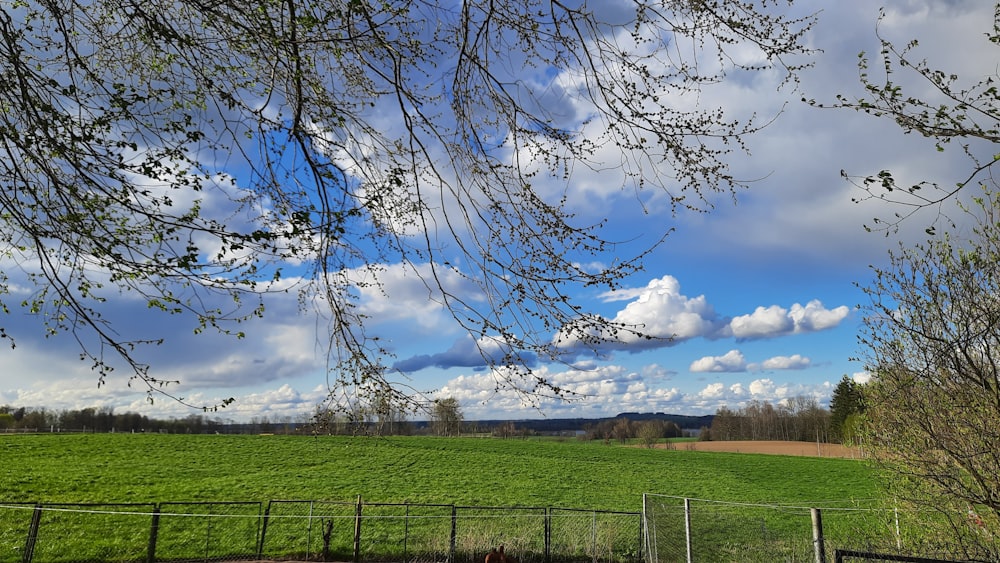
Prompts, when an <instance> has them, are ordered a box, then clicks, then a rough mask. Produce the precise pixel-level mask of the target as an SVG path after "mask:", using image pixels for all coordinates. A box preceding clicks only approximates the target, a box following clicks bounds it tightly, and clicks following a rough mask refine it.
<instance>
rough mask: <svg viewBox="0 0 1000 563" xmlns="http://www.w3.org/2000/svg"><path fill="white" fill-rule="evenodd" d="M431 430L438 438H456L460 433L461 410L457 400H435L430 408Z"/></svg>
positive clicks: (450, 398) (462, 416) (449, 398)
mask: <svg viewBox="0 0 1000 563" xmlns="http://www.w3.org/2000/svg"><path fill="white" fill-rule="evenodd" d="M431 416H432V417H433V418H432V419H431V428H432V429H433V430H434V433H435V434H437V435H439V436H457V435H458V434H459V433H461V431H462V420H463V418H464V415H463V414H462V408H461V406H459V404H458V399H456V398H454V397H448V398H447V399H437V400H435V401H434V404H433V406H432V407H431Z"/></svg>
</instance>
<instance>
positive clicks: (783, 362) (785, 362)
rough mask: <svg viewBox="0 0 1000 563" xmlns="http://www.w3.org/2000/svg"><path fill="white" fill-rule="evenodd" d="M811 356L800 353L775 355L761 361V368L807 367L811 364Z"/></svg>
mask: <svg viewBox="0 0 1000 563" xmlns="http://www.w3.org/2000/svg"><path fill="white" fill-rule="evenodd" d="M811 363H812V362H811V361H810V360H809V358H806V357H804V356H801V355H799V354H793V355H791V356H774V357H773V358H768V359H766V360H764V361H763V362H761V363H760V369H765V370H768V369H806V368H808V367H809V366H810V365H811Z"/></svg>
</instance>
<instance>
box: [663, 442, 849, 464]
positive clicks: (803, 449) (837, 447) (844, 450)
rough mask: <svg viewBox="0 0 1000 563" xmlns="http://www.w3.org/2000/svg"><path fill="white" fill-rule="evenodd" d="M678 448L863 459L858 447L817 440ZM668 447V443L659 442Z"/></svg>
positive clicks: (691, 444) (678, 446)
mask: <svg viewBox="0 0 1000 563" xmlns="http://www.w3.org/2000/svg"><path fill="white" fill-rule="evenodd" d="M673 446H674V449H676V450H693V451H699V452H733V453H746V454H773V455H799V456H810V457H838V458H845V459H861V458H862V457H863V456H862V455H861V451H860V450H859V449H858V448H852V447H848V446H844V445H842V444H817V443H816V442H782V441H770V440H745V441H744V440H739V441H732V442H680V443H675V444H673ZM656 447H657V448H666V447H667V445H666V444H657V445H656Z"/></svg>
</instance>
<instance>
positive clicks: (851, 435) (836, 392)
mask: <svg viewBox="0 0 1000 563" xmlns="http://www.w3.org/2000/svg"><path fill="white" fill-rule="evenodd" d="M862 412H864V401H863V399H862V386H861V384H860V383H858V382H857V381H855V380H854V379H852V378H850V377H848V376H846V375H845V376H844V377H842V378H841V379H840V382H838V383H837V386H836V387H834V388H833V395H832V396H831V397H830V435H831V437H832V438H833V439H834V440H836V441H838V442H853V441H854V439H855V438H856V426H857V424H858V423H859V415H860V414H861V413H862Z"/></svg>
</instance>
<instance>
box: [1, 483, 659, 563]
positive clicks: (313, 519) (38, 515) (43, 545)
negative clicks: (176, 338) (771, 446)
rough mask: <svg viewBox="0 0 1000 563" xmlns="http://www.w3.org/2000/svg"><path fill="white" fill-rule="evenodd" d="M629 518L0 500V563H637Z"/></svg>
mask: <svg viewBox="0 0 1000 563" xmlns="http://www.w3.org/2000/svg"><path fill="white" fill-rule="evenodd" d="M641 518H642V515H641V514H640V513H632V512H612V511H597V510H581V509H565V508H534V507H475V506H455V505H439V504H410V503H404V504H391V503H366V502H362V500H361V499H360V498H358V499H357V500H356V501H355V502H332V501H295V500H272V501H268V502H267V503H266V504H265V503H260V502H199V503H179V502H165V503H156V504H149V503H147V504H73V505H70V504H58V505H57V504H18V503H10V504H0V563H7V562H10V563H62V562H74V563H87V562H93V563H111V562H114V563H132V562H135V563H140V562H143V563H153V562H157V561H185V562H193V561H206V562H209V561H236V560H239V561H263V560H267V561H281V560H288V561H292V560H295V561H356V562H372V561H393V562H407V563H409V562H413V563H443V562H447V563H467V562H472V561H475V562H477V563H478V562H481V561H482V559H483V556H485V554H486V552H488V551H489V550H490V549H491V548H492V547H495V546H498V545H504V546H505V548H506V551H507V552H508V553H509V554H510V555H512V556H513V558H514V559H515V560H516V561H517V562H519V563H553V562H556V563H564V562H565V563H572V562H580V563H583V562H590V563H639V562H640V561H641V559H642V545H643V541H642V520H641Z"/></svg>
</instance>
